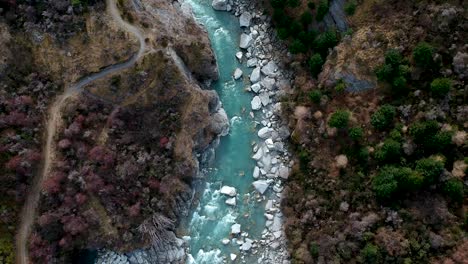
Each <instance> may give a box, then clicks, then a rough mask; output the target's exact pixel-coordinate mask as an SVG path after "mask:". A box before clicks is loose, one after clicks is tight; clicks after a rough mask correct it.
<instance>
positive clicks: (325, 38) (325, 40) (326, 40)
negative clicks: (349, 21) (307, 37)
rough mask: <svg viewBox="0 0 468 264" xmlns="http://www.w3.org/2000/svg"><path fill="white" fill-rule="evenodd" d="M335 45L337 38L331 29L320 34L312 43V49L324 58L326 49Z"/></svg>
mask: <svg viewBox="0 0 468 264" xmlns="http://www.w3.org/2000/svg"><path fill="white" fill-rule="evenodd" d="M336 44H338V36H337V34H336V31H335V30H331V29H330V30H328V31H325V32H323V33H322V34H320V35H319V36H318V37H317V38H316V39H315V41H314V47H315V48H316V49H317V51H318V52H319V53H320V54H321V55H322V56H324V57H325V56H326V55H327V53H328V49H330V48H333V47H335V46H336Z"/></svg>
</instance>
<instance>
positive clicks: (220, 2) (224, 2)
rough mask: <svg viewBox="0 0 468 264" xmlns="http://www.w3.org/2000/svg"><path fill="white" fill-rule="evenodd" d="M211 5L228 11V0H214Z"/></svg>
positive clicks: (219, 9)
mask: <svg viewBox="0 0 468 264" xmlns="http://www.w3.org/2000/svg"><path fill="white" fill-rule="evenodd" d="M211 6H212V7H213V9H214V10H218V11H227V6H228V0H213V2H211Z"/></svg>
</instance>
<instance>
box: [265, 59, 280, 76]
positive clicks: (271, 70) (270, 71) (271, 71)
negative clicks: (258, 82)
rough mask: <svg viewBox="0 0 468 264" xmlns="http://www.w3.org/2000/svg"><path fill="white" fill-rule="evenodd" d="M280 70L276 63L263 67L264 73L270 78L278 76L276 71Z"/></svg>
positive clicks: (271, 62)
mask: <svg viewBox="0 0 468 264" xmlns="http://www.w3.org/2000/svg"><path fill="white" fill-rule="evenodd" d="M277 70H278V66H277V65H276V63H275V62H274V61H270V62H268V63H267V65H265V66H263V67H262V73H263V74H265V75H267V76H269V77H275V76H276V75H277V73H276V71H277Z"/></svg>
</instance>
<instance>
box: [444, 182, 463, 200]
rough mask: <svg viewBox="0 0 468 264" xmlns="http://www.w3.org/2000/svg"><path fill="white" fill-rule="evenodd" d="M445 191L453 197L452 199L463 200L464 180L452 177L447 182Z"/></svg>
mask: <svg viewBox="0 0 468 264" xmlns="http://www.w3.org/2000/svg"><path fill="white" fill-rule="evenodd" d="M442 190H443V192H444V193H445V194H446V195H447V196H448V197H450V199H452V201H454V202H457V203H460V202H462V201H463V196H464V190H463V182H461V181H460V180H458V179H450V180H448V181H446V182H445V184H444V186H443V189H442Z"/></svg>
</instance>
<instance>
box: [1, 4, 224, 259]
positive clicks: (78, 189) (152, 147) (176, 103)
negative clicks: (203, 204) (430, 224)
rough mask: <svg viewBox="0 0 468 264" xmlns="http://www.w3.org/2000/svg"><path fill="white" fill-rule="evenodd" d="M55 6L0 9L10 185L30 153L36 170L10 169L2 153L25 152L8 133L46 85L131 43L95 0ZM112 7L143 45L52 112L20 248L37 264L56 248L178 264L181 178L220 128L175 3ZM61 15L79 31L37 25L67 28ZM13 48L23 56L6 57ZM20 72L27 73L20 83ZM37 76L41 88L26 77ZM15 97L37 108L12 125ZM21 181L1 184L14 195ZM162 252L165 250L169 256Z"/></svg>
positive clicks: (194, 35) (211, 69) (197, 35)
mask: <svg viewBox="0 0 468 264" xmlns="http://www.w3.org/2000/svg"><path fill="white" fill-rule="evenodd" d="M64 2H67V3H64V5H66V7H62V6H59V7H58V8H59V9H60V10H59V11H56V13H54V12H55V11H54V10H55V9H52V11H51V14H50V16H47V18H44V17H43V16H35V17H34V19H31V20H27V18H25V21H26V22H25V23H23V24H18V23H13V22H12V21H11V19H8V17H11V16H16V17H20V16H21V15H20V14H18V12H19V13H20V11H21V10H31V9H32V8H34V9H37V8H39V7H37V6H34V5H30V6H22V5H16V4H15V3H13V4H11V5H10V6H9V7H8V9H4V10H3V11H4V12H5V13H8V16H7V14H5V17H3V18H2V21H0V22H2V23H0V25H1V26H0V29H1V31H0V32H1V35H2V36H5V38H2V39H1V40H0V44H1V45H2V48H1V49H0V50H1V54H0V56H1V58H3V60H2V62H1V64H2V65H1V67H0V69H1V70H2V72H0V74H2V75H3V76H7V77H8V78H6V79H2V85H4V86H5V87H7V89H6V90H5V91H8V92H7V93H2V94H1V97H0V98H1V102H0V103H1V106H2V107H0V109H1V112H0V121H1V122H0V132H2V133H1V135H2V138H5V139H6V140H7V141H2V142H11V143H8V144H3V143H2V146H1V147H2V148H1V151H2V155H3V153H5V155H4V156H5V158H3V156H2V160H1V161H2V163H5V164H7V163H8V164H10V165H9V166H6V170H5V174H2V175H5V176H2V177H8V179H9V180H11V181H12V183H13V184H14V183H15V180H14V177H13V175H14V174H15V173H16V174H18V173H22V174H24V173H26V174H25V175H26V176H28V175H29V177H30V178H32V177H33V175H34V173H35V171H34V168H35V166H37V165H39V164H38V163H39V162H38V161H40V158H37V157H36V158H35V159H34V161H35V162H36V165H34V163H33V162H30V164H33V165H29V167H28V168H30V169H28V171H24V170H21V166H22V164H24V162H23V163H21V160H20V161H18V162H19V165H16V163H14V162H16V161H15V160H13V161H14V162H13V161H12V159H13V158H14V157H15V155H16V154H17V155H18V158H16V159H24V160H26V159H27V158H29V159H31V157H26V155H23V154H21V153H24V149H26V150H27V149H28V148H27V144H26V143H24V144H23V143H22V144H23V145H18V144H17V143H16V144H14V143H15V142H12V141H11V138H12V137H13V138H14V136H15V135H14V134H15V133H20V131H21V130H26V129H30V128H29V127H30V126H31V125H33V124H34V122H36V123H39V124H40V121H41V119H43V118H44V110H45V109H46V107H47V104H48V103H49V101H50V99H51V98H53V96H54V93H51V92H52V91H55V92H56V93H60V91H61V90H62V89H63V87H64V86H67V85H70V84H72V83H73V82H75V81H77V80H78V79H80V78H84V77H86V75H87V74H89V73H92V72H98V71H99V70H100V69H102V68H103V67H106V66H109V65H113V64H116V63H118V62H122V61H125V60H127V59H128V58H130V57H131V56H132V55H133V54H134V53H135V51H136V50H137V47H138V46H137V42H136V40H135V39H134V38H133V36H131V35H129V34H128V33H124V32H122V31H121V30H120V29H119V28H118V27H117V26H116V25H115V22H113V21H112V19H110V18H109V17H108V16H107V15H106V13H105V9H104V5H103V4H102V3H97V4H95V5H94V6H89V7H87V8H84V7H83V6H72V5H70V4H69V3H68V1H64ZM51 3H52V2H51ZM118 3H119V9H120V10H121V14H122V16H123V18H124V19H125V20H127V21H130V22H131V23H133V24H134V25H136V26H137V27H139V28H140V29H141V31H142V32H143V34H144V35H145V41H146V45H147V49H146V51H145V54H144V56H142V58H141V59H140V60H139V61H138V62H137V63H136V65H135V66H134V67H132V68H130V69H128V70H125V71H122V72H119V73H116V74H114V75H112V76H109V77H107V78H104V79H101V80H99V81H97V82H95V83H91V84H90V85H88V87H86V89H85V91H84V92H83V93H80V94H77V95H76V96H74V97H72V98H69V99H68V102H67V103H66V107H64V108H63V109H62V111H63V112H62V125H61V127H60V129H59V132H58V133H57V136H56V138H55V140H54V145H55V147H54V148H55V150H56V151H55V154H54V155H55V158H54V165H53V169H52V172H51V175H50V177H49V178H48V179H47V180H46V182H45V184H44V186H43V188H44V189H43V196H42V198H41V204H40V209H39V213H38V219H37V225H36V227H35V228H34V230H33V234H32V237H31V243H30V255H31V257H32V258H33V260H34V261H35V262H38V263H49V262H54V261H59V262H63V263H65V262H68V261H69V259H68V257H69V256H70V255H69V254H68V253H69V252H72V251H73V250H76V249H80V248H107V249H112V250H116V251H122V252H129V251H133V250H135V249H142V250H140V251H138V252H139V253H138V254H136V255H134V256H135V260H134V262H135V261H136V262H138V263H144V261H150V262H151V263H155V262H157V261H159V262H160V263H169V262H170V261H180V262H183V259H184V254H181V253H180V251H178V250H179V247H180V245H181V244H180V243H181V241H180V240H178V239H176V238H175V236H174V233H173V231H175V229H176V227H177V225H178V220H179V218H180V217H181V216H184V215H187V214H188V208H189V205H190V202H191V199H192V187H191V182H192V177H194V176H196V175H197V173H198V167H199V165H198V160H197V158H196V157H197V155H198V154H201V153H202V152H204V151H205V150H206V149H207V148H208V147H210V146H213V142H216V139H217V137H218V136H219V135H222V134H226V133H227V131H228V128H229V125H228V120H227V117H226V114H225V113H224V110H223V109H222V108H220V103H219V99H218V97H217V94H216V93H215V92H213V91H208V90H203V89H201V87H200V83H201V82H202V81H208V80H210V79H216V78H217V65H216V61H215V58H214V56H213V52H212V50H211V47H210V43H209V40H208V37H207V35H206V32H204V31H203V29H202V28H201V27H200V26H199V25H197V24H196V23H195V21H194V20H193V18H192V17H190V16H186V15H184V14H183V12H182V11H181V10H180V5H179V4H178V3H177V2H168V1H162V0H152V1H144V2H140V1H137V0H135V1H119V2H118ZM77 10H84V11H83V12H79V13H77ZM62 13H64V15H60V14H62ZM62 16H67V19H69V20H70V21H78V22H80V23H81V24H80V25H81V26H80V27H78V28H76V30H74V31H73V32H71V33H69V34H59V33H60V32H53V31H49V30H47V29H48V28H51V27H57V28H62V27H65V26H67V25H68V24H66V22H64V21H63V20H64V18H62ZM47 19H48V20H47ZM67 19H65V20H66V21H69V20H67ZM45 20H47V21H45ZM3 22H4V23H3ZM64 23H65V24H64ZM18 43H20V44H21V45H17V44H18ZM16 49H19V50H20V51H22V52H24V54H25V55H26V57H27V59H28V60H25V61H23V62H18V61H15V60H14V56H13V54H15V51H16ZM16 53H18V52H16ZM25 64H26V65H25ZM22 68H26V69H24V70H22ZM25 75H27V76H30V77H28V78H24V79H22V76H25ZM42 76H45V77H42ZM39 77H41V78H42V79H46V80H47V82H46V83H47V84H46V85H45V84H44V82H45V81H42V82H40V84H38V81H36V80H37V79H39ZM21 79H22V80H21ZM20 80H21V83H20ZM49 83H50V84H49ZM47 85H48V86H47ZM47 87H57V88H55V89H54V90H51V89H48V88H47ZM19 95H21V96H26V99H28V98H31V101H32V102H31V103H28V102H29V101H27V102H23V103H24V104H27V105H29V106H28V107H29V108H28V109H37V110H40V111H36V112H34V111H32V112H31V113H29V112H25V113H24V114H23V115H22V117H23V116H24V118H25V119H28V118H30V119H31V120H34V122H33V121H31V122H24V123H18V124H16V123H12V122H13V120H14V119H12V118H10V116H11V115H12V114H16V113H17V112H18V111H19V110H21V109H19V110H15V109H14V108H15V107H22V103H21V102H20V103H17V104H12V103H9V102H10V101H11V100H13V98H14V97H15V96H19ZM26 99H25V100H26ZM28 100H29V99H28ZM4 106H7V108H4ZM21 111H22V110H21ZM23 112H24V111H23ZM20 113H21V112H20ZM33 113H34V114H35V115H34V116H33ZM12 129H13V130H12ZM6 131H10V132H9V133H5V132H6ZM40 134H41V126H37V129H36V130H35V132H34V133H32V134H31V137H32V138H31V139H32V140H34V141H35V142H36V145H32V146H29V148H33V149H34V151H36V153H40V150H41V144H40V141H41V140H40V139H41V138H40ZM16 140H17V141H20V140H21V138H18V139H16ZM21 146H22V147H21ZM21 148H23V150H22V149H21ZM23 156H24V157H23ZM39 156H40V154H39ZM34 157H35V156H33V157H32V158H34ZM13 163H14V164H13ZM2 167H3V165H2ZM24 182H25V183H26V184H27V182H28V180H27V179H26V180H24ZM25 186H27V185H25ZM25 188H26V187H25ZM25 188H23V189H21V190H16V191H15V190H14V189H12V190H11V191H10V190H6V191H8V193H9V194H14V193H15V192H16V195H17V196H19V197H21V196H23V195H24V194H25V193H26V190H25ZM7 189H8V187H7ZM10 200H11V199H10ZM20 204H21V200H18V205H19V206H18V207H20ZM18 207H12V208H11V210H10V209H8V210H7V211H6V213H7V214H8V215H9V216H10V218H11V219H9V220H8V221H6V224H7V225H8V226H9V227H8V228H12V227H13V228H14V219H15V208H16V209H17V208H18ZM10 239H11V238H10ZM145 248H150V249H148V250H144V249H145ZM170 248H174V254H169V255H170V256H169V255H168V254H167V253H168V252H170V250H169V249H170ZM164 251H165V252H164ZM161 252H163V253H164V254H161ZM59 255H60V257H58V256H59ZM57 258H58V259H57Z"/></svg>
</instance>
